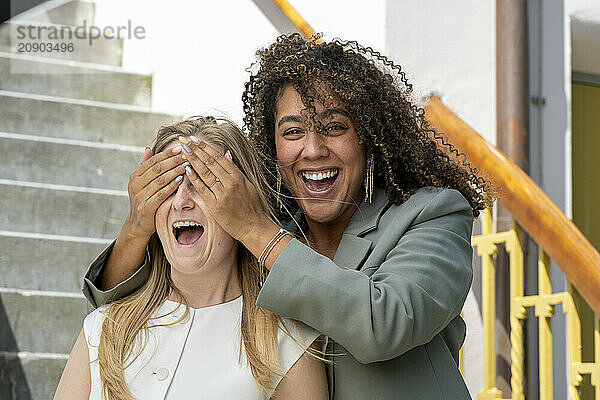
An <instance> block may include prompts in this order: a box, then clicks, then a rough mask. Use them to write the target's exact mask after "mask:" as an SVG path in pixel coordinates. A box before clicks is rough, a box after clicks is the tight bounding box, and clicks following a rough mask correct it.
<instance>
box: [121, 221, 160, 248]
mask: <svg viewBox="0 0 600 400" xmlns="http://www.w3.org/2000/svg"><path fill="white" fill-rule="evenodd" d="M153 233H154V232H147V231H144V230H142V229H140V228H139V227H138V226H137V225H136V224H135V223H133V222H132V221H131V219H130V218H129V216H128V217H127V218H126V219H125V223H124V224H123V226H122V227H121V231H120V232H119V236H118V238H117V240H119V239H121V240H122V241H125V242H127V243H144V245H146V244H148V242H149V241H150V238H151V237H152V234H153Z"/></svg>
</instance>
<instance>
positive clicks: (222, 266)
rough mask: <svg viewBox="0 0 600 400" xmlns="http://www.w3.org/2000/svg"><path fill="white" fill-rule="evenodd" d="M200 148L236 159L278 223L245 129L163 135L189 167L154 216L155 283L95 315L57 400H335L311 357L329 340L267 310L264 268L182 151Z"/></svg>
mask: <svg viewBox="0 0 600 400" xmlns="http://www.w3.org/2000/svg"><path fill="white" fill-rule="evenodd" d="M190 140H191V141H192V142H199V140H202V141H204V142H205V143H209V144H211V145H212V146H213V147H214V148H215V149H218V151H220V152H221V154H223V153H225V155H226V158H227V159H228V160H229V162H232V163H234V164H235V165H237V167H238V168H239V169H240V170H241V171H242V172H243V174H244V175H245V176H246V178H247V180H248V182H249V183H250V184H252V185H253V186H255V187H256V188H257V189H258V190H257V192H258V197H259V198H260V203H261V204H262V207H263V209H264V212H265V213H267V215H271V216H272V212H271V211H270V209H269V206H268V203H267V199H266V195H265V193H266V192H265V183H264V182H266V180H265V179H264V177H262V176H261V172H260V171H262V169H261V168H260V167H259V164H258V161H257V158H256V156H255V155H254V153H253V152H252V151H251V149H250V146H249V144H248V141H247V140H246V139H245V138H244V137H243V135H242V133H241V132H240V130H239V129H238V128H237V127H236V126H235V125H233V124H231V123H230V122H227V121H221V120H219V121H217V120H215V119H214V118H212V117H208V118H197V119H192V120H186V121H183V122H180V123H177V124H174V125H171V126H167V127H163V128H161V129H160V130H159V132H158V135H157V137H156V140H155V143H154V147H153V149H152V154H154V155H156V156H161V155H162V157H163V159H169V160H170V161H171V162H172V163H174V164H173V165H175V164H177V166H176V167H173V168H170V169H169V170H168V172H169V173H171V174H177V175H176V178H174V179H173V182H174V187H173V190H172V194H170V195H169V196H168V197H167V198H166V199H164V200H161V203H160V205H159V206H158V207H157V209H156V212H155V215H154V224H155V229H156V233H155V234H153V235H152V238H151V239H150V242H149V246H148V248H149V252H150V255H149V256H150V260H151V263H152V268H151V271H150V276H149V278H148V281H147V282H146V283H145V284H144V285H143V286H142V287H141V288H140V289H138V290H137V291H135V292H134V293H132V294H131V295H129V296H127V297H125V298H123V299H121V300H118V301H115V302H114V303H112V304H109V305H107V306H104V307H101V308H98V309H96V310H95V311H94V312H92V313H91V314H89V315H88V316H87V317H86V319H85V321H84V327H83V329H82V332H81V334H80V335H79V338H78V339H77V341H76V343H75V345H74V347H73V350H72V352H71V355H70V357H69V360H68V362H67V365H66V367H65V370H64V372H63V376H62V378H61V381H60V383H59V385H58V389H57V391H56V395H55V399H88V398H89V399H105V398H106V399H111V400H113V399H144V400H147V399H177V400H180V399H192V398H193V399H213V398H214V399H217V398H218V399H262V398H269V397H271V398H277V399H325V398H326V397H327V383H326V377H325V371H324V367H323V364H322V363H321V361H319V360H318V359H317V358H316V357H314V356H312V355H310V354H308V353H307V352H306V351H305V350H306V348H307V347H308V346H309V345H311V343H313V341H314V340H315V339H316V338H317V336H319V334H318V333H317V332H316V331H314V330H313V329H311V328H308V327H307V326H305V325H302V324H300V323H298V322H292V321H289V320H285V319H282V318H280V317H278V316H277V315H275V314H272V313H270V312H268V311H265V310H263V309H260V308H258V307H257V306H256V305H255V302H256V298H257V296H258V292H259V290H260V287H259V281H260V276H259V275H260V274H259V268H258V265H257V259H256V257H255V256H253V255H252V253H250V252H249V251H248V250H247V249H246V248H245V247H243V246H242V245H240V244H239V243H238V242H237V241H236V240H235V239H233V238H232V237H231V236H230V235H229V234H227V233H226V232H225V231H224V230H223V229H222V228H221V227H220V226H219V225H218V224H217V223H216V222H215V220H214V218H212V216H211V214H210V213H209V212H208V209H207V207H206V204H205V203H204V201H203V200H202V197H201V196H200V194H199V193H198V192H197V191H196V190H195V189H194V186H193V185H192V184H191V183H190V181H189V175H190V172H192V171H189V169H190V165H189V163H187V162H186V160H185V152H184V151H182V147H183V148H185V147H186V146H187V144H188V143H189V141H190ZM148 164H151V165H156V164H155V163H153V162H150V163H146V162H145V163H142V166H140V169H139V170H138V171H136V172H134V174H132V178H131V179H130V185H131V181H132V180H133V179H136V178H137V179H138V180H139V179H142V178H140V177H142V176H143V172H144V170H147V169H149V168H151V166H150V165H148ZM186 169H187V170H188V172H187V173H186ZM130 214H131V210H130ZM128 223H131V222H130V219H129V218H128V220H127V221H126V224H128ZM315 346H316V344H315Z"/></svg>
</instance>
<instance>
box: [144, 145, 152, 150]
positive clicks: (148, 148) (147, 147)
mask: <svg viewBox="0 0 600 400" xmlns="http://www.w3.org/2000/svg"><path fill="white" fill-rule="evenodd" d="M146 150H152V148H151V147H150V146H146V148H145V149H144V151H146Z"/></svg>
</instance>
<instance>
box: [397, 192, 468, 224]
mask: <svg viewBox="0 0 600 400" xmlns="http://www.w3.org/2000/svg"><path fill="white" fill-rule="evenodd" d="M407 211H411V212H412V213H414V215H415V216H419V217H420V218H433V217H436V216H441V215H447V214H452V213H456V212H458V213H464V214H465V215H466V216H468V217H470V218H472V217H473V210H472V208H471V205H470V204H469V201H468V200H467V199H466V198H465V196H463V195H462V193H461V192H459V191H458V190H456V189H449V188H443V187H437V186H425V187H422V188H420V189H417V191H415V193H413V195H412V196H410V197H409V198H408V199H407V200H406V201H405V202H403V203H401V204H394V205H392V206H391V207H390V208H389V209H388V210H387V212H389V213H392V214H405V213H406V212H407Z"/></svg>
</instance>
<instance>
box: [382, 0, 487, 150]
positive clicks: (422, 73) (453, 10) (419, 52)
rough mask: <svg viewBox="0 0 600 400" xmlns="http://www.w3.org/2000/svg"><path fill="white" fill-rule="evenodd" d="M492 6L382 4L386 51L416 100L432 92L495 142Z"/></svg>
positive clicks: (472, 0)
mask: <svg viewBox="0 0 600 400" xmlns="http://www.w3.org/2000/svg"><path fill="white" fill-rule="evenodd" d="M495 19H496V17H495V2H494V1H479V0H463V1H458V2H452V4H451V5H450V4H449V3H448V2H447V1H444V0H421V1H402V2H399V1H394V0H388V1H387V15H386V52H387V53H388V54H390V55H391V56H392V57H393V58H394V60H395V61H396V62H398V63H399V64H400V65H401V66H402V67H404V69H405V71H406V72H407V75H408V77H409V79H410V81H412V82H413V83H414V84H415V94H416V95H417V96H423V95H426V94H428V93H430V92H432V91H434V92H437V93H438V94H439V95H441V97H442V100H443V101H444V103H445V104H446V105H447V106H449V107H450V109H452V110H453V111H454V112H455V113H456V114H458V116H460V117H461V118H462V119H463V120H464V121H466V122H467V123H468V124H469V125H470V126H471V127H473V128H474V129H475V130H476V131H477V132H479V133H480V134H481V135H483V136H484V137H485V138H486V139H487V140H488V141H490V142H491V143H496V76H495V52H496V47H495V43H496V39H495Z"/></svg>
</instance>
